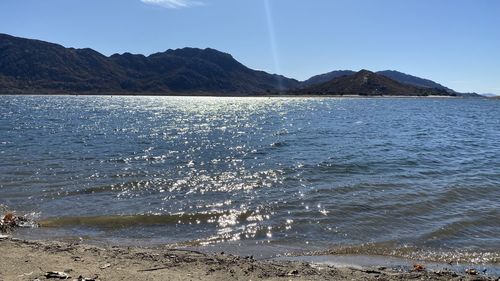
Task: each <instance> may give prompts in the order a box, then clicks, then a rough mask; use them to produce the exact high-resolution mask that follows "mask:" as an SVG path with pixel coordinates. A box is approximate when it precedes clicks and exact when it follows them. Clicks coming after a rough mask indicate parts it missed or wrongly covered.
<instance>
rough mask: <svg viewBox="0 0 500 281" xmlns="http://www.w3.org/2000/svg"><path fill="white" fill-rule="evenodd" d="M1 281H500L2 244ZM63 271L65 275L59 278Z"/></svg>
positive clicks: (189, 254)
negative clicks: (51, 274) (58, 280)
mask: <svg viewBox="0 0 500 281" xmlns="http://www.w3.org/2000/svg"><path fill="white" fill-rule="evenodd" d="M0 253H1V259H0V280H1V281H7V280H31V281H32V280H47V279H54V280H57V279H59V278H56V277H54V278H48V277H47V273H48V272H53V275H58V274H59V275H60V276H61V278H63V279H64V278H67V279H69V280H417V279H418V280H499V279H494V278H492V277H487V276H482V275H480V274H479V273H478V274H477V275H470V274H459V273H456V272H451V271H427V270H425V269H424V270H410V269H408V270H404V269H401V268H399V269H396V268H384V267H377V268H363V269H360V268H349V267H341V268H334V267H330V266H324V265H315V264H311V263H304V262H291V261H272V260H269V261H258V260H255V259H254V258H253V257H238V256H233V255H227V254H224V253H219V254H216V255H208V254H204V253H200V252H196V251H186V250H177V249H172V248H167V247H165V248H154V249H149V248H148V249H146V248H138V247H109V248H101V247H96V246H90V245H83V244H69V243H61V242H45V241H44V242H42V241H24V240H19V239H14V238H10V237H3V238H1V239H0ZM57 272H59V273H57Z"/></svg>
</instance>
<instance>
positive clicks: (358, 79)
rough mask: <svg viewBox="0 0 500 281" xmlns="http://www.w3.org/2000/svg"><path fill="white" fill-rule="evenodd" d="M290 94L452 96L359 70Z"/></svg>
mask: <svg viewBox="0 0 500 281" xmlns="http://www.w3.org/2000/svg"><path fill="white" fill-rule="evenodd" d="M290 93H292V94H316V95H339V96H341V95H362V96H381V95H384V96H427V95H442V96H452V95H454V94H452V93H448V92H447V91H445V90H443V89H433V88H424V87H416V86H412V85H406V84H402V83H400V82H398V81H395V80H392V79H390V78H388V77H386V76H383V75H380V74H377V73H374V72H371V71H368V70H361V71H359V72H357V73H355V74H354V75H349V76H342V77H338V78H335V79H333V80H331V81H328V82H325V83H322V84H319V85H314V86H311V87H307V88H304V89H300V90H294V91H291V92H290Z"/></svg>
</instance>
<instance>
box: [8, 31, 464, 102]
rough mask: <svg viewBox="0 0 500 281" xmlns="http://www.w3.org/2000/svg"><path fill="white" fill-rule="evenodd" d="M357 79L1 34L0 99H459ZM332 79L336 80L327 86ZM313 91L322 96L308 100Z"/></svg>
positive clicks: (205, 54)
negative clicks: (330, 95)
mask: <svg viewBox="0 0 500 281" xmlns="http://www.w3.org/2000/svg"><path fill="white" fill-rule="evenodd" d="M365 74H366V73H365ZM380 74H382V75H380ZM356 75H357V74H356V72H354V71H350V70H341V71H333V72H330V73H326V74H322V75H318V76H314V77H311V78H310V79H308V80H307V81H304V82H299V81H297V80H295V79H290V78H287V77H284V76H281V75H276V74H269V73H266V72H264V71H258V70H253V69H250V68H248V67H246V66H244V65H243V64H241V63H240V62H238V61H237V60H235V59H234V58H233V57H232V56H231V55H230V54H227V53H223V52H220V51H217V50H214V49H210V48H206V49H197V48H182V49H176V50H167V51H165V52H159V53H155V54H151V55H149V56H144V55H139V54H131V53H124V54H114V55H112V56H109V57H108V56H105V55H102V54H100V53H99V52H96V51H94V50H92V49H89V48H85V49H75V48H66V47H63V46H61V45H58V44H53V43H49V42H44V41H40V40H33V39H25V38H19V37H14V36H10V35H7V34H0V93H1V94H57V93H62V94H72V93H78V94H160V95H163V94H171V95H173V94H179V95H206V94H215V95H226V94H227V95H266V94H283V93H292V94H297V93H303V94H306V93H307V94H322V93H324V92H332V90H334V91H333V92H339V93H343V94H347V91H348V90H351V91H354V92H359V93H360V94H366V95H379V94H382V95H392V94H395V92H397V91H398V90H401V91H403V92H402V93H399V94H401V95H409V94H410V93H413V94H414V95H427V94H431V95H434V94H439V95H441V94H443V91H445V92H447V93H448V95H455V94H456V95H460V94H459V93H455V92H454V91H453V90H451V89H448V88H446V87H444V86H442V85H440V84H437V83H435V82H433V81H430V80H427V79H422V78H419V77H415V76H411V75H408V74H404V73H400V72H397V71H382V72H379V73H378V74H377V76H374V77H375V78H372V76H373V73H372V72H370V75H369V76H370V79H369V80H370V83H367V84H366V85H361V84H359V81H358V79H357V78H356V77H357V76H356ZM350 76H352V77H351V78H347V77H350ZM379 76H382V77H385V78H386V79H385V80H381V79H382V78H381V77H379ZM391 78H392V79H391ZM337 79H341V80H339V81H336V82H333V81H334V80H337ZM387 79H388V80H387ZM372 80H373V81H372ZM389 80H390V81H389ZM394 82H397V83H398V84H397V85H396V84H394ZM349 83H353V84H352V85H348V84H349ZM356 83H357V84H356ZM377 83H379V84H377ZM377 85H378V86H377ZM370 87H371V88H370ZM372 88H373V89H372ZM424 89H426V90H424ZM315 90H317V91H320V92H319V93H314V91H315ZM384 91H386V92H384ZM350 94H353V92H351V93H350Z"/></svg>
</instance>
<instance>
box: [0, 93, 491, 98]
mask: <svg viewBox="0 0 500 281" xmlns="http://www.w3.org/2000/svg"><path fill="white" fill-rule="evenodd" d="M0 96H27V97H29V96H40V97H48V96H75V97H78V96H84V97H87V96H88V97H113V96H115V97H205V98H360V99H370V98H447V99H448V98H451V99H455V98H456V99H489V98H488V97H482V96H479V97H467V96H458V95H457V96H452V95H328V94H325V95H321V94H308V95H304V94H301V95H290V94H282V95H280V94H234V93H228V94H220V93H113V92H100V93H0Z"/></svg>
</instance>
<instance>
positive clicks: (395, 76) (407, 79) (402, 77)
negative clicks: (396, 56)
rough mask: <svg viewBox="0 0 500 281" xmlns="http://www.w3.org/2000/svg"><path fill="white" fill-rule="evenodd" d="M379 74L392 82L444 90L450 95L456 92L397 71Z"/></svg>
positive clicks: (385, 71)
mask: <svg viewBox="0 0 500 281" xmlns="http://www.w3.org/2000/svg"><path fill="white" fill-rule="evenodd" d="M377 74H381V75H384V76H385V77H389V78H391V79H392V80H396V81H398V82H400V83H403V84H407V85H413V86H417V87H423V88H435V89H442V90H445V91H447V92H449V93H454V92H455V91H454V90H452V89H450V88H447V87H445V86H443V85H441V84H438V83H436V82H434V81H431V80H429V79H424V78H420V77H417V76H413V75H409V74H406V73H402V72H399V71H395V70H384V71H378V72H377Z"/></svg>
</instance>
